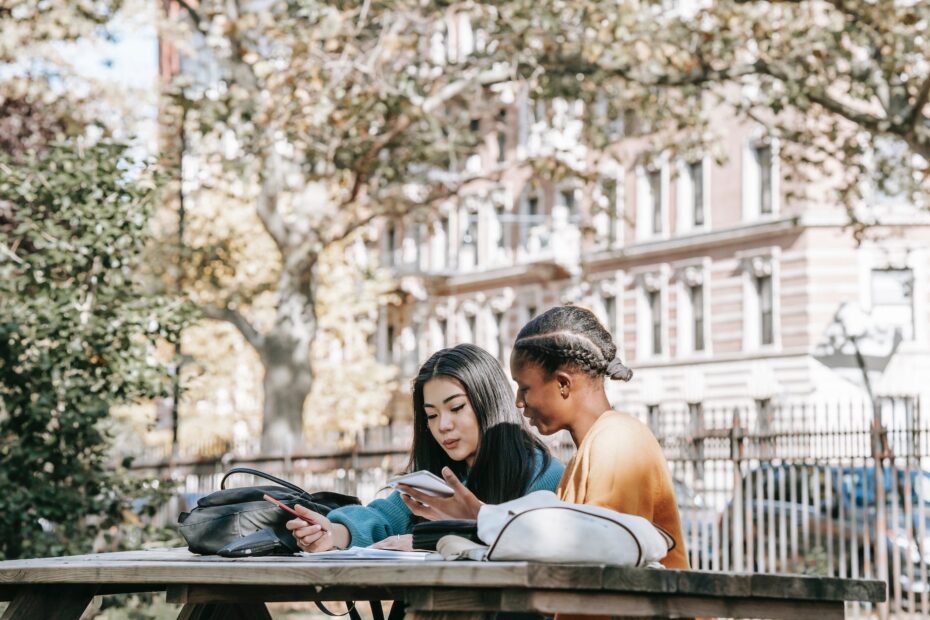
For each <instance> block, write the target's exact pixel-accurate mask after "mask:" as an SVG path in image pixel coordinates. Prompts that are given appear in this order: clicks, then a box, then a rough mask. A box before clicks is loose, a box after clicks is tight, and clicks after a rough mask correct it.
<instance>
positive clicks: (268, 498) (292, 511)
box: [262, 494, 326, 532]
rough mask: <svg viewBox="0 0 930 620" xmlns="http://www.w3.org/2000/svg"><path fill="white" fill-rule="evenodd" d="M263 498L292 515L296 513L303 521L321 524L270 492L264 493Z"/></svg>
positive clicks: (324, 529)
mask: <svg viewBox="0 0 930 620" xmlns="http://www.w3.org/2000/svg"><path fill="white" fill-rule="evenodd" d="M262 498H263V499H266V500H268V501H269V502H271V503H272V504H274V505H275V506H277V507H278V508H281V509H283V510H284V511H286V512H289V513H291V514H292V515H294V516H295V517H297V518H298V519H300V520H301V521H306V522H307V523H309V524H311V525H320V524H319V523H317V522H316V521H314V520H313V519H311V518H310V517H305V516H303V515H302V514H300V513H299V512H297V511H296V510H294V509H293V508H291V507H290V506H288V505H287V504H285V503H283V502H281V501H279V500H276V499H275V498H273V497H271V496H270V495H268V494H265V495H262ZM323 531H324V532H325V531H326V528H323Z"/></svg>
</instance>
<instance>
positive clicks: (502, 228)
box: [494, 205, 510, 250]
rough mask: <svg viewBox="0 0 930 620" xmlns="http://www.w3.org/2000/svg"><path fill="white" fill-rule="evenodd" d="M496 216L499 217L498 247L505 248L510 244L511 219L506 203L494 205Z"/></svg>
mask: <svg viewBox="0 0 930 620" xmlns="http://www.w3.org/2000/svg"><path fill="white" fill-rule="evenodd" d="M494 216H495V217H496V218H497V228H498V230H499V235H498V237H497V247H498V248H499V249H500V250H505V249H506V248H508V247H509V246H510V221H509V218H508V216H507V210H506V209H504V205H497V206H496V207H494Z"/></svg>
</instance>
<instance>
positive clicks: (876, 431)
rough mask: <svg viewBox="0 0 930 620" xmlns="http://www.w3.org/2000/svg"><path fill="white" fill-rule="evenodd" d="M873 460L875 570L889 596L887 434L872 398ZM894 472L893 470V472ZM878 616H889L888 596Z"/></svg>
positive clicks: (877, 406)
mask: <svg viewBox="0 0 930 620" xmlns="http://www.w3.org/2000/svg"><path fill="white" fill-rule="evenodd" d="M871 431H872V432H871V435H872V460H873V462H874V463H875V466H874V467H873V468H872V469H873V476H874V478H875V541H874V542H875V572H876V575H875V576H876V578H877V579H879V580H881V581H884V582H885V584H886V587H887V588H888V592H889V597H890V592H891V587H890V586H891V584H890V583H888V545H887V543H886V541H885V538H886V537H887V534H886V532H887V531H888V528H887V521H888V520H887V514H886V506H885V442H886V441H887V440H886V438H885V434H884V432H883V428H882V410H881V402H880V401H879V399H877V398H872V427H871ZM893 473H894V472H892V474H893ZM878 616H879V618H881V619H882V620H886V619H887V618H888V598H886V600H885V602H884V603H879V604H878Z"/></svg>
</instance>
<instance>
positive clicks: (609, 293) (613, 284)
mask: <svg viewBox="0 0 930 620" xmlns="http://www.w3.org/2000/svg"><path fill="white" fill-rule="evenodd" d="M593 288H594V292H595V296H594V299H593V301H594V304H592V305H594V306H595V310H596V312H595V314H597V315H598V318H599V319H601V320H603V323H604V327H606V328H607V331H609V332H610V335H611V336H613V338H614V343H616V345H617V348H618V349H619V348H620V344H621V341H622V338H621V336H622V334H623V319H622V315H623V291H624V287H623V275H622V273H620V272H617V273H616V274H615V275H614V276H613V277H608V278H604V279H603V280H600V281H598V282H597V284H596V285H595V286H594V287H593ZM608 297H610V298H612V299H613V300H614V316H612V317H611V316H610V314H609V313H608V312H607V304H606V303H604V300H605V299H607V298H608Z"/></svg>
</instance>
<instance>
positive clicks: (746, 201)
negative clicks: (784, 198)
mask: <svg viewBox="0 0 930 620" xmlns="http://www.w3.org/2000/svg"><path fill="white" fill-rule="evenodd" d="M761 146H768V147H770V148H771V149H772V170H771V175H772V178H771V181H772V182H771V190H772V212H771V213H765V214H763V213H762V204H761V201H760V198H759V193H760V192H761V187H760V175H759V166H758V163H757V161H756V149H758V148H759V147H761ZM780 153H781V145H780V142H779V140H778V138H775V137H766V136H765V135H757V136H754V137H753V138H751V139H749V140H747V141H746V143H745V144H744V146H743V174H742V190H743V191H742V202H743V220H744V221H747V222H752V221H755V220H759V219H771V218H775V217H778V215H779V213H780V212H781V163H780V157H779V154H780Z"/></svg>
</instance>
